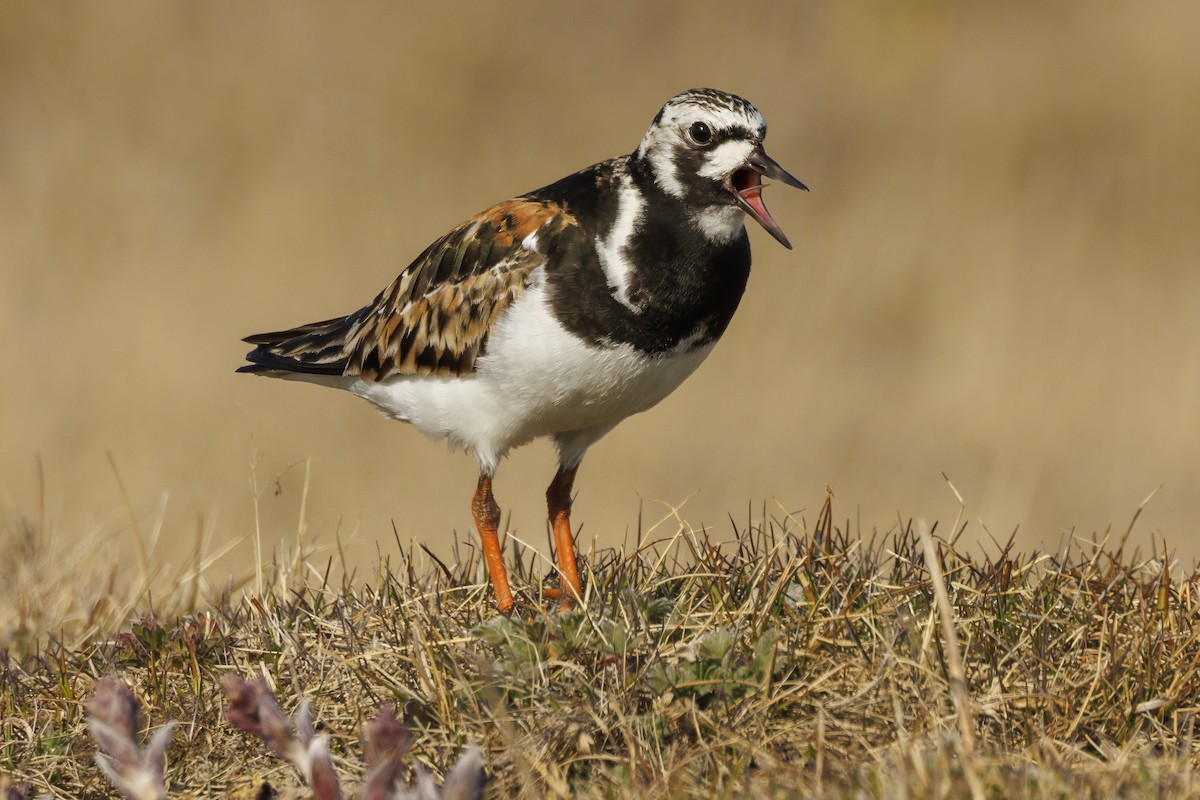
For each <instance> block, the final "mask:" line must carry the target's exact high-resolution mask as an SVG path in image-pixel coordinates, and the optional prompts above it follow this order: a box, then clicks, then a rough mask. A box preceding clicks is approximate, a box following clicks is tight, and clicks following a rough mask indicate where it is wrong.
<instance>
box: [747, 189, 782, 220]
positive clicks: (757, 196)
mask: <svg viewBox="0 0 1200 800" xmlns="http://www.w3.org/2000/svg"><path fill="white" fill-rule="evenodd" d="M738 194H740V195H741V196H742V199H743V200H745V201H746V204H747V205H749V206H750V208H752V209H754V213H755V214H756V215H757V216H758V218H759V219H760V220H762V221H763V222H765V223H767V224H768V225H774V224H775V220H774V219H772V218H771V212H770V211H767V207H766V206H765V205H764V204H763V201H762V186H751V187H750V188H749V189H743V190H742V191H740V192H738Z"/></svg>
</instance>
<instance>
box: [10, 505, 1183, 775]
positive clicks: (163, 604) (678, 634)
mask: <svg viewBox="0 0 1200 800" xmlns="http://www.w3.org/2000/svg"><path fill="white" fill-rule="evenodd" d="M918 528H919V526H917V525H915V524H906V525H904V526H903V527H900V526H897V527H896V528H895V529H893V530H890V531H887V532H865V533H864V532H859V531H853V532H852V531H850V530H848V526H844V525H843V526H839V525H837V524H835V521H834V516H833V508H832V505H831V502H830V500H829V499H828V498H827V499H826V501H825V503H824V504H823V506H822V507H821V509H820V511H819V513H818V514H817V516H816V517H815V518H811V519H804V518H802V517H800V518H797V516H794V515H780V516H779V517H777V518H772V517H769V516H767V515H766V514H765V513H764V514H763V516H762V518H760V519H758V520H752V521H750V522H749V523H747V524H746V525H745V526H744V527H742V528H740V529H738V530H736V532H735V534H734V535H733V536H732V537H731V538H729V539H718V538H717V537H716V536H715V534H712V533H710V532H707V531H703V530H694V529H692V528H689V527H688V526H686V525H680V526H679V528H678V529H677V530H675V531H674V532H673V533H671V534H669V535H658V534H654V535H647V536H645V537H644V538H645V541H643V537H642V536H639V537H638V543H637V545H636V546H634V547H633V548H631V549H630V550H628V551H623V550H622V551H614V550H607V551H601V552H599V553H593V554H592V558H591V560H590V563H588V564H586V565H585V573H586V575H587V577H588V582H587V588H586V592H585V598H584V602H583V603H582V605H581V607H580V608H578V609H577V610H574V611H572V612H569V613H566V614H559V613H557V609H556V608H555V607H553V606H551V605H548V604H546V605H544V604H542V603H541V601H540V600H539V599H538V598H537V596H536V594H535V592H534V591H533V587H537V586H539V585H540V581H541V578H542V577H544V576H543V575H541V574H539V570H541V569H542V567H541V566H540V565H542V564H544V563H545V561H544V560H542V559H540V558H535V557H534V554H533V553H531V551H529V550H528V549H525V550H523V551H522V553H521V555H518V556H516V560H517V561H519V563H518V564H515V565H514V566H515V567H516V569H514V574H517V575H520V576H521V577H520V579H519V580H518V583H519V584H520V588H521V591H520V592H519V594H520V598H519V599H520V603H521V604H520V606H519V611H518V613H517V614H516V615H514V617H512V618H503V617H498V616H497V615H496V614H495V613H494V611H493V609H492V606H491V597H490V593H489V591H488V588H487V582H486V580H485V576H484V575H483V573H482V570H483V566H482V562H481V559H479V558H478V557H477V555H476V553H475V552H474V551H473V550H469V549H468V550H467V551H465V552H464V553H463V558H462V559H461V562H460V563H458V564H455V565H446V564H441V563H431V562H430V561H429V560H428V559H427V558H426V557H425V556H424V555H423V554H419V553H413V552H409V551H400V552H398V553H397V554H396V555H394V556H393V557H391V558H383V559H381V561H380V562H379V564H378V569H377V570H376V572H375V575H374V576H373V577H372V578H370V579H367V580H364V579H362V578H353V579H343V580H341V581H340V582H334V581H331V580H330V579H329V578H327V577H323V576H328V575H329V574H330V570H329V565H328V564H323V565H312V568H310V569H295V565H294V563H293V562H291V561H289V562H287V563H286V564H285V565H284V566H280V565H275V566H274V567H272V565H271V564H265V565H262V567H263V572H264V574H265V575H266V576H267V578H268V580H265V581H264V584H263V585H264V586H265V587H267V588H265V589H264V591H263V592H262V593H251V594H245V595H242V596H238V595H236V594H231V593H229V592H221V593H219V594H212V593H207V592H202V593H201V597H200V599H199V600H197V601H196V602H195V607H194V608H190V607H189V606H188V604H187V603H186V602H184V599H185V598H186V597H187V596H188V595H189V594H193V595H194V594H195V591H194V588H193V587H192V586H190V585H189V584H188V582H187V581H180V582H179V583H178V585H177V586H176V587H175V592H174V594H172V593H171V592H170V591H165V590H164V591H163V592H160V593H159V594H157V595H156V598H155V605H154V607H155V609H157V611H156V612H155V613H153V614H152V613H149V612H148V610H147V608H146V607H145V606H138V608H137V609H136V611H135V610H134V609H133V608H132V607H131V606H130V605H129V602H130V601H129V599H128V598H125V599H121V597H120V596H119V595H120V592H117V593H116V594H117V595H118V598H117V599H116V600H113V601H108V600H105V598H107V597H109V595H110V593H112V592H113V587H114V586H117V585H119V582H118V581H116V580H115V579H113V578H111V576H112V575H116V574H117V573H120V572H122V570H123V569H124V565H120V564H100V563H98V562H93V566H97V567H100V568H99V571H98V572H94V573H85V576H84V578H83V579H82V580H80V581H77V582H75V583H74V584H73V585H71V586H62V585H61V584H60V586H59V591H60V592H61V593H63V594H65V595H68V596H69V598H71V599H70V601H69V602H68V601H63V602H61V604H60V605H54V604H53V600H54V597H53V595H54V591H53V589H52V588H50V587H48V586H46V585H43V584H42V583H39V582H38V581H37V580H36V579H34V578H28V579H22V581H21V582H18V583H16V584H14V585H15V586H16V587H17V590H18V591H25V592H29V593H30V594H29V595H28V596H27V597H26V598H25V600H24V601H23V602H24V603H25V605H23V606H21V608H25V609H26V610H25V611H23V612H19V613H18V614H17V615H16V617H15V618H16V619H17V620H18V623H17V625H16V627H10V628H8V629H6V633H5V636H6V637H7V638H6V639H5V640H4V648H5V649H4V651H3V653H2V654H0V658H2V659H3V660H2V662H0V666H2V667H3V671H2V672H0V692H2V694H3V698H2V704H3V706H2V710H3V720H4V721H3V725H2V727H0V772H3V773H7V774H8V775H9V776H10V780H11V781H12V782H21V781H28V782H30V783H31V785H32V788H31V790H30V792H31V793H30V795H29V796H33V795H34V794H37V793H40V792H44V791H52V792H55V793H56V794H59V795H70V796H78V795H89V796H95V795H97V794H100V793H106V792H108V791H109V790H107V789H106V788H104V784H103V777H102V775H101V774H100V772H99V770H98V769H96V767H95V765H94V762H93V755H94V748H93V746H92V745H91V744H90V743H89V741H88V740H87V738H86V736H84V735H82V734H83V731H84V713H83V709H84V705H83V704H84V702H85V700H86V698H88V697H89V696H91V695H92V693H93V692H94V690H95V687H96V685H97V682H98V680H99V679H100V678H102V677H103V676H106V675H109V674H111V673H116V674H118V675H119V676H121V678H122V679H123V680H124V681H125V682H127V683H128V684H129V685H130V686H131V687H132V689H133V691H134V692H135V694H136V696H137V697H138V699H139V700H140V702H141V704H142V706H143V707H144V708H145V713H146V716H147V717H148V718H150V719H153V720H155V721H156V724H160V725H161V724H163V723H165V722H166V721H168V720H173V721H175V722H176V723H177V726H176V728H175V735H174V738H173V740H172V743H171V745H170V749H169V751H168V761H167V772H166V779H167V787H168V790H169V793H170V794H172V795H177V796H199V795H218V794H219V795H232V796H251V795H253V794H255V792H257V791H258V790H259V789H260V788H261V786H262V785H263V783H264V782H268V783H270V784H271V785H273V786H276V787H283V789H284V791H287V792H295V791H302V789H301V788H300V785H299V784H298V782H297V778H296V775H295V774H294V773H293V772H291V771H289V770H287V769H286V768H284V767H283V766H282V765H281V764H280V763H279V762H278V761H275V760H274V759H272V758H271V757H270V754H269V753H268V752H267V751H266V750H264V749H263V748H261V747H260V746H256V745H254V743H253V742H251V741H249V740H247V738H246V737H245V736H244V735H243V734H242V733H240V732H239V731H237V730H235V729H234V728H233V727H232V726H230V725H229V724H228V723H227V722H226V721H225V720H224V719H223V717H222V708H223V702H224V698H223V696H222V694H221V689H220V686H221V683H222V680H223V679H226V680H228V678H226V676H228V675H230V674H231V673H233V674H237V675H245V676H251V677H255V676H257V677H260V678H261V679H262V681H263V683H262V686H263V687H264V688H265V689H269V690H270V691H271V692H273V693H274V694H275V696H277V697H279V698H280V701H281V703H282V705H283V708H284V711H285V712H286V713H287V714H288V715H289V716H290V715H292V714H293V713H294V712H295V710H296V709H297V708H298V707H299V705H300V703H301V698H302V697H307V698H308V699H309V701H310V702H311V714H312V719H313V720H314V721H315V723H316V730H317V731H318V732H319V733H320V736H321V737H325V738H323V739H322V741H327V743H328V752H329V754H330V756H331V759H332V764H333V768H334V770H335V771H336V773H337V775H336V779H337V783H339V784H340V785H342V786H346V787H358V786H362V785H363V784H364V781H366V780H367V777H366V775H365V774H364V772H363V767H362V764H363V752H364V743H363V742H362V741H361V740H360V737H359V732H360V731H362V730H363V729H364V725H365V723H367V722H368V721H369V720H371V719H373V718H375V717H376V715H377V713H378V710H379V709H380V708H381V707H383V706H387V705H391V706H393V707H394V708H395V709H396V713H397V716H399V717H400V718H401V719H403V720H404V722H405V723H406V724H407V726H408V729H409V730H410V731H411V732H412V736H413V740H412V746H411V750H410V751H409V753H408V756H407V758H408V763H409V764H411V765H413V766H414V767H416V766H419V767H420V768H421V769H422V770H425V771H427V772H428V773H429V774H430V775H431V776H433V778H435V779H437V780H440V779H442V778H444V777H445V774H446V773H447V772H448V771H449V770H450V768H451V767H452V766H453V765H454V764H455V763H456V761H457V760H458V759H459V757H460V756H461V754H462V753H463V752H464V751H465V750H466V749H467V748H468V747H469V746H470V745H472V744H477V745H479V746H480V747H481V748H482V752H483V762H484V767H485V769H486V771H487V773H488V775H489V780H490V783H489V786H488V794H489V795H490V796H514V795H515V796H521V795H527V796H550V797H552V796H562V795H583V796H602V797H635V796H636V797H678V796H684V795H694V796H701V797H710V796H718V797H732V796H735V795H743V794H746V793H750V795H751V796H767V797H770V796H779V797H785V796H786V797H796V796H799V797H839V796H847V795H853V796H862V797H875V798H901V797H958V796H971V795H972V794H976V795H977V796H979V795H986V796H996V797H1000V796H1003V797H1032V798H1042V797H1061V796H1071V797H1109V796H1113V795H1120V796H1126V797H1151V796H1156V797H1157V796H1163V795H1169V796H1172V797H1200V782H1197V781H1195V780H1194V779H1193V777H1192V775H1193V770H1194V767H1195V766H1196V764H1197V753H1196V748H1195V744H1194V738H1193V723H1194V718H1195V713H1196V711H1197V709H1198V702H1197V701H1198V699H1200V670H1198V667H1200V625H1198V623H1197V620H1198V617H1197V612H1198V611H1200V600H1198V597H1197V580H1198V577H1200V576H1198V575H1197V574H1196V573H1195V572H1192V573H1185V572H1184V571H1183V570H1181V569H1180V568H1179V567H1178V566H1177V565H1174V564H1171V562H1170V561H1169V559H1168V558H1167V556H1166V554H1165V550H1164V552H1163V553H1155V554H1152V557H1151V558H1149V559H1145V560H1142V559H1139V557H1138V556H1137V554H1132V555H1131V554H1127V553H1125V552H1124V551H1123V550H1122V549H1121V547H1120V545H1119V544H1117V545H1116V546H1114V547H1112V548H1110V547H1109V546H1107V545H1106V544H1105V543H1102V542H1090V541H1080V540H1075V541H1070V542H1065V543H1064V544H1063V547H1062V549H1061V551H1060V552H1057V553H1053V554H1050V553H1032V554H1019V553H1015V552H1013V548H1012V546H1011V545H1007V546H997V547H993V548H992V549H991V550H989V551H987V552H982V553H967V552H962V551H960V550H959V549H958V548H957V547H956V545H955V544H954V543H955V542H956V541H957V537H955V536H953V535H951V536H949V537H941V536H939V535H938V531H937V529H936V526H934V529H933V531H932V532H931V534H930V535H931V537H932V542H933V549H932V550H930V551H928V552H931V553H932V554H933V557H934V558H935V559H936V561H937V564H936V568H937V571H938V572H939V573H940V574H941V575H942V576H944V580H945V588H946V596H945V599H946V601H947V602H946V603H945V604H944V606H943V608H942V610H941V612H939V604H938V601H937V597H936V592H935V588H934V584H933V581H932V576H931V570H930V569H929V566H930V563H929V562H928V561H927V560H926V559H927V556H926V552H927V551H926V550H925V549H924V548H923V546H922V542H921V536H920V535H918V533H917V529H918ZM6 531H7V532H6V534H5V535H6V536H7V537H13V536H15V537H17V540H16V541H17V544H18V545H20V542H21V541H24V542H25V544H24V545H20V547H23V548H24V549H20V547H18V548H17V549H15V550H12V551H11V552H16V553H18V559H17V560H16V561H14V562H12V563H11V564H10V566H9V567H7V570H8V571H10V572H12V571H14V570H15V571H18V572H19V571H21V570H27V571H28V570H32V572H33V573H36V572H37V570H38V569H39V568H42V569H50V564H49V560H48V559H46V558H45V556H44V554H43V555H39V553H40V552H41V553H44V551H40V550H39V547H43V545H42V544H39V539H38V536H39V533H38V531H37V530H36V528H35V527H34V528H31V527H28V526H25V527H22V526H21V525H16V526H12V525H10V526H9V528H7V529H6ZM954 532H955V533H957V532H958V531H957V530H956V531H954ZM22 537H24V538H22ZM39 559H42V560H39ZM39 565H40V566H39ZM205 585H207V584H205ZM250 585H253V584H250ZM89 597H90V600H89V601H86V602H85V599H86V598H89ZM35 601H36V602H35ZM109 602H111V607H109V606H105V603H109ZM38 604H41V606H42V608H43V612H42V613H41V615H40V616H39V615H38V614H37V613H34V610H33V607H34V606H36V605H38ZM97 604H99V605H100V606H104V607H105V608H107V609H108V610H107V611H105V612H104V614H100V615H98V616H95V617H94V618H92V619H90V620H89V619H87V618H86V616H87V615H83V616H79V615H80V611H79V610H80V609H83V608H88V607H94V606H97ZM189 608H190V611H189ZM64 609H65V610H64ZM166 609H175V610H173V611H170V612H168V611H166ZM52 614H64V615H66V616H67V617H70V618H71V619H73V620H75V621H74V622H72V625H73V630H74V633H73V634H72V635H71V636H70V637H68V638H66V639H64V638H63V637H62V636H59V635H56V634H55V633H54V627H56V626H55V625H54V624H53V623H52V621H51V615H52ZM119 614H126V615H129V619H128V621H126V622H123V623H122V624H120V625H115V626H111V627H110V625H111V623H112V622H113V621H114V619H115V615H119ZM22 615H23V616H22ZM72 615H74V616H72ZM943 620H945V621H946V622H947V623H948V624H949V625H950V626H951V627H952V629H953V631H954V633H955V634H956V637H957V642H958V644H957V649H958V650H959V651H960V652H959V653H958V656H959V657H960V658H961V671H962V672H961V675H962V685H963V687H964V688H965V695H964V696H965V699H966V703H965V705H964V706H963V707H962V708H960V709H958V710H956V708H955V700H954V692H953V691H952V690H951V685H952V678H954V670H952V669H951V666H950V665H951V664H952V662H953V661H954V657H953V655H952V653H951V652H950V651H949V650H948V649H947V647H948V646H947V644H946V642H948V641H950V639H948V638H947V637H945V636H944V634H945V633H946V631H944V630H943V629H942V622H943ZM38 626H41V627H40V628H39V627H38ZM14 631H15V633H14ZM964 726H967V727H966V728H964ZM964 733H965V734H967V735H964ZM972 738H973V740H974V742H973V747H971V746H966V745H967V744H969V743H970V739H972Z"/></svg>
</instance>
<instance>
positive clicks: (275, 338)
mask: <svg viewBox="0 0 1200 800" xmlns="http://www.w3.org/2000/svg"><path fill="white" fill-rule="evenodd" d="M360 316H361V313H356V314H351V315H349V316H347V317H335V318H333V319H327V320H323V321H321V322H312V323H309V324H308V325H301V326H300V327H298V328H290V329H288V330H283V331H271V332H269V333H256V334H253V335H252V336H247V337H246V338H245V339H243V340H242V341H244V342H246V343H247V344H253V345H257V347H255V348H254V349H253V350H251V351H250V352H249V353H247V354H246V360H247V361H249V362H250V363H249V364H244V365H242V366H241V367H239V368H238V370H237V371H238V372H248V373H252V374H254V373H257V374H262V373H279V372H297V373H301V374H306V375H342V374H344V373H345V370H346V365H347V364H348V363H349V360H350V351H351V348H350V347H349V346H348V345H349V343H350V342H351V341H352V340H353V337H354V333H355V332H356V331H357V329H358V327H359V321H360V319H359V318H360Z"/></svg>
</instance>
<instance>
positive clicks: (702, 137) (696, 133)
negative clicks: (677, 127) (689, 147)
mask: <svg viewBox="0 0 1200 800" xmlns="http://www.w3.org/2000/svg"><path fill="white" fill-rule="evenodd" d="M688 138H689V139H691V140H692V144H696V145H700V146H701V147H703V146H704V145H706V144H708V143H709V142H711V141H712V138H713V132H712V128H710V127H708V124H707V123H704V122H693V123H692V127H690V128H688Z"/></svg>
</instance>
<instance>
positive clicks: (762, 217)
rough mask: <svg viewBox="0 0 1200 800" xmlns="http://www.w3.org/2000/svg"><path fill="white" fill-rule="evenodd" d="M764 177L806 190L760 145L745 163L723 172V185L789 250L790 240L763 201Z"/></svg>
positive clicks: (747, 211) (805, 187)
mask: <svg viewBox="0 0 1200 800" xmlns="http://www.w3.org/2000/svg"><path fill="white" fill-rule="evenodd" d="M764 177H767V178H773V179H775V180H777V181H781V182H782V183H786V184H787V185H788V186H795V187H796V188H797V189H803V190H804V191H806V192H807V191H808V187H807V186H805V185H804V184H803V183H801V182H800V181H798V180H796V179H795V178H793V177H792V176H791V175H790V174H789V173H788V171H787V170H785V169H784V168H783V167H781V166H779V164H777V163H776V162H775V159H773V158H771V157H770V156H769V155H767V153H766V151H765V150H763V149H762V147H758V148H756V149H755V151H754V152H753V153H751V154H750V158H748V159H746V164H745V166H741V167H738V168H737V169H735V170H734V171H733V172H731V173H729V174H728V175H727V176H725V188H726V189H727V190H728V191H729V192H730V193H731V194H732V195H733V197H734V199H735V200H736V201H737V204H738V206H740V207H741V209H742V210H743V211H745V212H746V213H747V214H749V215H750V216H752V217H754V219H755V220H756V221H757V222H758V224H759V225H762V226H763V228H765V229H766V231H767V233H769V234H771V235H772V236H774V237H775V238H776V240H778V242H779V243H780V244H781V245H783V246H784V247H786V248H787V249H788V250H791V249H792V243H791V242H789V241H788V238H787V237H786V236H784V235H783V231H782V230H780V228H779V225H778V223H776V222H775V220H774V218H772V217H771V212H769V211H767V207H766V205H764V204H763V200H762V190H763V184H762V179H763V178H764Z"/></svg>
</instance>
